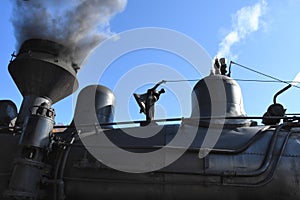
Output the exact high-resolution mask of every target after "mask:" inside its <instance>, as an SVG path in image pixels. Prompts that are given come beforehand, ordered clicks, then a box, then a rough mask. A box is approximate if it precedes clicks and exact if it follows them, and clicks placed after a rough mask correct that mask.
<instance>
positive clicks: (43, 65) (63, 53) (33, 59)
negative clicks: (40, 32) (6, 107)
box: [8, 39, 78, 126]
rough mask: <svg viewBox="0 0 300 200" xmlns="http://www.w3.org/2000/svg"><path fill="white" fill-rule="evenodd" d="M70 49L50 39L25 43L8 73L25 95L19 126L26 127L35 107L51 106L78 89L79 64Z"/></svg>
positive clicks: (18, 120)
mask: <svg viewBox="0 0 300 200" xmlns="http://www.w3.org/2000/svg"><path fill="white" fill-rule="evenodd" d="M71 59H72V58H71V56H69V55H68V49H66V48H65V47H64V46H62V45H60V44H58V43H55V42H53V41H49V40H42V39H30V40H27V41H25V42H24V43H23V44H22V45H21V48H20V50H19V52H18V54H17V56H16V58H15V59H14V60H13V61H11V62H10V64H9V66H8V70H9V72H10V74H11V76H12V78H13V80H14V81H15V83H16V85H17V87H18V89H19V90H20V92H21V93H22V95H23V98H24V99H23V102H22V105H21V108H20V112H19V115H18V118H17V122H16V124H17V125H19V126H22V125H23V124H24V122H25V121H26V117H28V116H29V114H30V111H29V110H30V109H31V108H32V106H40V105H41V104H42V103H47V104H48V105H50V106H51V104H54V103H55V102H57V101H59V100H61V99H63V98H65V97H66V96H68V95H70V94H72V93H73V91H75V90H76V89H77V87H78V82H77V79H76V70H77V69H78V68H77V65H76V64H74V63H72V60H71Z"/></svg>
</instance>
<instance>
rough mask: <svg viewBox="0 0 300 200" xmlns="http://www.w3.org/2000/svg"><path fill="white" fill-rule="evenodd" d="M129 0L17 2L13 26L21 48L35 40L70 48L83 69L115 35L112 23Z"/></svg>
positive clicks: (39, 0)
mask: <svg viewBox="0 0 300 200" xmlns="http://www.w3.org/2000/svg"><path fill="white" fill-rule="evenodd" d="M126 4H127V0H72V1H69V0H60V1H59V0H51V1H45V0H27V1H24V0H15V1H14V7H13V16H12V23H13V26H14V31H15V37H16V40H17V49H19V47H20V45H21V44H22V42H24V41H25V40H27V39H31V38H41V39H48V40H52V41H55V42H58V43H60V44H63V45H64V46H66V47H67V48H68V49H69V51H70V52H71V53H70V54H71V55H70V56H72V58H73V62H75V63H77V64H78V65H79V66H80V65H81V64H82V62H83V61H84V60H85V58H86V57H87V55H88V54H89V53H90V52H91V51H92V50H93V49H94V48H95V47H96V46H97V45H98V44H99V43H100V42H101V41H103V40H104V39H106V38H107V37H108V36H110V35H111V32H110V28H109V20H110V19H111V17H112V16H114V15H115V14H116V13H118V12H122V11H123V10H124V8H125V6H126Z"/></svg>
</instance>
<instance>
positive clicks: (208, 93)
mask: <svg viewBox="0 0 300 200" xmlns="http://www.w3.org/2000/svg"><path fill="white" fill-rule="evenodd" d="M222 91H223V92H222ZM212 108H214V112H213V111H212ZM191 117H192V118H200V123H201V124H207V125H208V124H209V123H213V124H223V123H225V125H229V124H231V125H237V126H239V125H249V124H250V122H249V120H247V119H242V118H243V117H246V112H245V110H244V105H243V97H242V92H241V89H240V86H239V85H238V83H237V82H236V81H235V80H233V79H232V78H230V77H227V76H224V75H213V76H207V77H205V78H203V79H201V80H200V81H199V82H198V83H197V84H196V85H195V86H194V88H193V92H192V114H191ZM214 117H221V118H224V117H237V118H236V119H226V120H225V121H224V120H220V119H212V120H210V119H208V118H214ZM238 117H241V119H239V118H238ZM201 118H203V119H201Z"/></svg>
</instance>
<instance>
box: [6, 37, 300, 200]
mask: <svg viewBox="0 0 300 200" xmlns="http://www.w3.org/2000/svg"><path fill="white" fill-rule="evenodd" d="M221 65H222V68H221V69H222V70H221V73H220V74H211V75H209V76H207V77H205V78H203V79H201V80H200V81H199V82H198V83H197V84H196V85H195V86H194V88H193V92H192V94H191V95H192V113H191V116H190V118H179V119H164V120H155V119H154V118H153V116H154V105H155V102H156V101H157V100H158V99H159V95H161V94H162V93H163V92H164V91H163V90H160V91H157V90H156V89H157V88H158V87H159V86H160V84H158V85H156V86H155V87H153V88H151V89H149V90H148V91H147V93H145V94H142V95H139V94H135V98H136V100H137V102H138V104H139V106H140V108H141V112H144V113H145V114H146V120H145V121H138V122H126V123H125V122H123V123H116V122H114V121H113V116H114V108H115V96H114V94H113V92H112V91H111V90H110V89H109V88H107V87H105V86H102V85H90V86H87V87H86V88H84V89H82V90H81V91H80V93H79V95H78V99H77V103H76V108H75V112H74V119H73V120H72V122H71V123H70V125H68V126H64V127H59V126H55V115H56V114H55V111H54V110H53V108H52V107H51V106H52V104H54V103H55V102H57V101H59V100H61V99H63V98H64V97H66V96H68V95H70V94H72V93H73V92H74V91H75V90H76V89H77V87H78V82H77V79H76V73H77V69H78V68H77V65H76V64H75V63H72V58H71V57H70V56H69V54H68V49H66V48H65V47H64V46H62V45H60V44H57V43H55V42H52V41H48V40H42V39H31V40H27V41H25V42H24V43H23V44H22V46H21V48H20V50H19V52H18V54H17V55H16V57H15V58H14V59H13V60H12V61H11V62H10V64H9V66H8V69H9V72H10V74H11V76H12V78H13V80H14V81H15V83H16V85H17V87H18V89H19V90H20V92H21V94H22V95H23V102H22V105H21V108H20V110H19V111H18V110H17V107H16V105H15V104H14V103H13V102H12V101H11V100H1V101H0V125H1V127H0V146H1V149H2V150H1V151H0V160H1V162H0V195H1V199H33V200H38V199H41V200H43V199H45V200H48V199H53V200H55V199H57V200H58V199H60V200H62V199H66V200H69V199H72V200H76V199H124V198H126V199H139V200H140V199H155V200H157V199H166V200H169V199H170V200H171V199H174V200H175V199H178V200H179V199H209V200H214V199H220V198H226V199H230V200H247V199H254V198H255V199H257V200H260V199H274V200H275V199H278V200H292V199H293V200H294V199H300V190H299V187H300V142H299V140H300V135H299V134H300V123H299V118H298V117H297V116H293V117H287V116H286V115H285V109H284V107H283V106H282V105H281V104H278V103H277V102H276V98H275V99H274V104H272V105H271V106H270V107H269V108H268V111H267V112H266V113H265V114H264V116H262V117H261V118H259V119H262V120H263V125H258V124H257V123H256V122H255V121H253V119H251V118H250V117H247V115H246V113H245V111H244V108H243V101H242V93H241V90H240V87H239V85H238V83H237V82H236V81H235V80H233V79H232V78H230V77H229V76H228V75H227V74H226V70H225V71H224V63H223V62H221ZM161 121H164V122H172V123H160V122H161ZM120 124H121V125H122V124H123V125H124V124H126V125H127V126H125V127H122V128H120V127H118V126H116V125H120ZM57 128H62V129H57ZM153 133H155V134H153ZM137 136H138V137H137Z"/></svg>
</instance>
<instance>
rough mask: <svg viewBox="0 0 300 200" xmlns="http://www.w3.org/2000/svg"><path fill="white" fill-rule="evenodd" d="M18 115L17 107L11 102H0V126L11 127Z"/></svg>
mask: <svg viewBox="0 0 300 200" xmlns="http://www.w3.org/2000/svg"><path fill="white" fill-rule="evenodd" d="M17 115H18V111H17V106H16V104H15V103H14V102H12V101H11V100H0V126H3V127H12V126H14V120H15V119H16V117H17Z"/></svg>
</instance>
